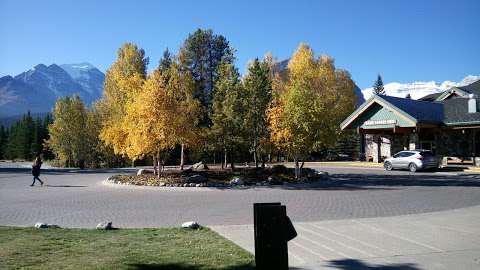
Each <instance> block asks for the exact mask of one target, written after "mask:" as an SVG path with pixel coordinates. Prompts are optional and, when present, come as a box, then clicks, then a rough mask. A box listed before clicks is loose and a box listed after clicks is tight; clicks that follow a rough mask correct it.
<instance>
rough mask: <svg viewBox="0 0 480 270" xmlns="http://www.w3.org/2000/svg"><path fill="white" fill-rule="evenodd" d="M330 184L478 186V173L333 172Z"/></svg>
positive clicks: (479, 184)
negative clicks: (402, 173)
mask: <svg viewBox="0 0 480 270" xmlns="http://www.w3.org/2000/svg"><path fill="white" fill-rule="evenodd" d="M328 182H330V183H329V185H331V186H352V187H367V186H427V187H437V186H460V187H480V175H448V176H447V175H431V174H430V175H428V174H422V173H416V174H411V175H389V174H334V175H332V176H331V179H330V180H329V181H328Z"/></svg>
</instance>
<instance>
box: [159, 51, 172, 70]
mask: <svg viewBox="0 0 480 270" xmlns="http://www.w3.org/2000/svg"><path fill="white" fill-rule="evenodd" d="M172 61H173V60H172V55H171V54H170V51H169V50H168V48H166V49H165V51H163V56H162V58H161V59H160V61H159V64H158V69H159V70H160V71H161V72H162V73H163V72H166V71H167V70H168V69H169V68H170V66H171V65H172Z"/></svg>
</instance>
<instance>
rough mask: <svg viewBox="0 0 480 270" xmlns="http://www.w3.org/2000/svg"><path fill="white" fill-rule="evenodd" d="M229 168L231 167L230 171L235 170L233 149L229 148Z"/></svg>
mask: <svg viewBox="0 0 480 270" xmlns="http://www.w3.org/2000/svg"><path fill="white" fill-rule="evenodd" d="M230 168H231V169H232V172H233V170H235V161H234V158H233V151H232V150H231V149H230Z"/></svg>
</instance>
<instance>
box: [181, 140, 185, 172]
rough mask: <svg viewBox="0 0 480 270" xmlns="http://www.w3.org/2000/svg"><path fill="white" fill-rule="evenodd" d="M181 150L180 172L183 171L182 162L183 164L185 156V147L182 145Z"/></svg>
mask: <svg viewBox="0 0 480 270" xmlns="http://www.w3.org/2000/svg"><path fill="white" fill-rule="evenodd" d="M181 146H182V148H181V152H180V170H181V171H183V166H184V162H185V154H184V147H185V145H184V144H183V143H182V145H181Z"/></svg>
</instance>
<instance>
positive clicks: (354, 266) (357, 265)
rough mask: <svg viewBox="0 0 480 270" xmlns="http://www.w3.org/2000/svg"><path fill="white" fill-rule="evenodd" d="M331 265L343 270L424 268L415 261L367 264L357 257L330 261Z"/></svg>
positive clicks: (405, 269)
mask: <svg viewBox="0 0 480 270" xmlns="http://www.w3.org/2000/svg"><path fill="white" fill-rule="evenodd" d="M328 266H329V267H331V268H336V269H342V270H422V269H421V268H419V267H417V266H416V265H415V264H413V263H401V264H391V265H383V264H376V265H373V264H367V263H365V262H362V261H361V260H355V259H342V260H333V261H330V262H329V265H328Z"/></svg>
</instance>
